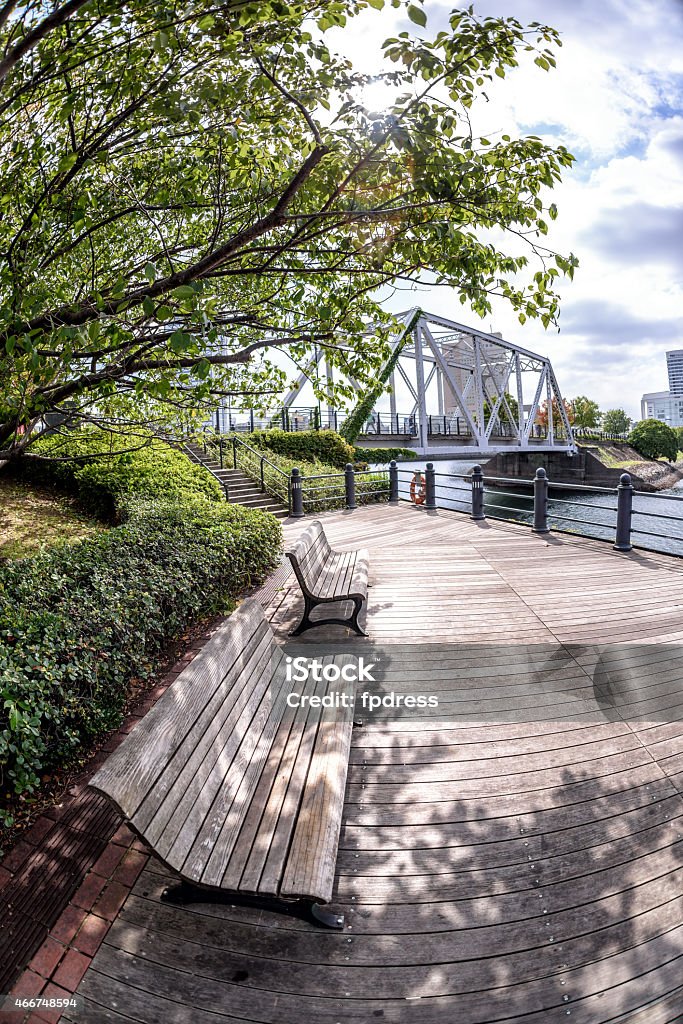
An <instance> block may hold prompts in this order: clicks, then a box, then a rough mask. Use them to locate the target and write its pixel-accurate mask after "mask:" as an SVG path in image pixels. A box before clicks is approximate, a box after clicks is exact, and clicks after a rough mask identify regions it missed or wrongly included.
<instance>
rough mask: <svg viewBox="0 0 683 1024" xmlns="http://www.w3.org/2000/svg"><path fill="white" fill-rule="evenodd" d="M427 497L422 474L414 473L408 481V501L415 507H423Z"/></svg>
mask: <svg viewBox="0 0 683 1024" xmlns="http://www.w3.org/2000/svg"><path fill="white" fill-rule="evenodd" d="M426 497H427V481H426V480H425V478H424V477H423V475H422V473H414V474H413V479H412V480H411V481H410V500H411V501H414V502H415V504H416V505H424V503H425V499H426Z"/></svg>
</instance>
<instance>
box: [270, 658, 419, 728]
mask: <svg viewBox="0 0 683 1024" xmlns="http://www.w3.org/2000/svg"><path fill="white" fill-rule="evenodd" d="M283 664H284V684H283V683H281V682H280V683H279V684H278V685H279V690H278V692H279V693H280V699H281V698H282V693H284V695H285V703H286V705H287V707H288V708H291V709H297V710H298V709H302V708H326V709H328V710H330V711H335V710H340V711H342V709H343V710H346V711H347V713H348V709H349V708H350V709H352V710H353V713H354V715H356V716H357V715H358V714H360V713H362V714H363V716H364V717H368V716H369V715H372V714H374V713H375V712H378V711H380V710H385V711H388V712H391V713H393V715H392V717H393V716H394V715H395V714H396V712H398V711H401V712H404V713H405V712H411V711H417V710H418V709H422V708H425V709H426V708H438V706H439V699H438V697H437V696H436V695H435V694H433V693H415V692H404V691H403V690H402V689H401V688H399V689H397V690H388V689H386V688H385V687H384V685H383V675H384V667H385V659H384V658H383V657H382V656H381V655H380V656H378V657H377V658H374V657H370V658H366V657H365V656H364V655H359V656H357V657H356V656H354V655H352V654H349V653H346V652H341V653H340V652H330V651H329V650H325V651H324V652H321V653H320V654H313V655H312V654H311V653H310V652H309V651H307V652H306V654H298V655H296V654H288V655H286V656H285V658H284V663H283ZM281 670H282V666H281V667H280V672H279V673H277V676H279V677H280V678H281Z"/></svg>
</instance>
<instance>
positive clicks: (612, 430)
mask: <svg viewBox="0 0 683 1024" xmlns="http://www.w3.org/2000/svg"><path fill="white" fill-rule="evenodd" d="M630 426H631V420H630V418H629V417H628V416H627V415H626V413H625V412H624V410H623V409H608V410H607V412H604V413H603V414H602V429H603V430H604V431H605V433H606V434H626V433H627V432H628V429H629V427H630Z"/></svg>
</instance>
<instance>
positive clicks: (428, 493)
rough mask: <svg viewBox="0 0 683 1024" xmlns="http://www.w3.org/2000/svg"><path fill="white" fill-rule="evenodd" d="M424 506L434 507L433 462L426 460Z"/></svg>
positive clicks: (434, 477)
mask: <svg viewBox="0 0 683 1024" xmlns="http://www.w3.org/2000/svg"><path fill="white" fill-rule="evenodd" d="M425 508H429V509H435V508H436V473H435V472H434V463H433V462H428V463H427V468H426V469H425Z"/></svg>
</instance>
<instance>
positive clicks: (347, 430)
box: [339, 309, 422, 444]
mask: <svg viewBox="0 0 683 1024" xmlns="http://www.w3.org/2000/svg"><path fill="white" fill-rule="evenodd" d="M421 316H422V310H420V309H418V310H416V311H415V315H414V316H413V318H412V319H411V321H410V323H408V324H406V327H405V330H404V332H403V337H402V338H401V339H400V341H399V342H398V344H397V346H396V348H395V349H394V351H393V353H392V354H391V357H390V358H389V360H388V361H387V363H386V366H385V367H384V369H383V370H382V372H381V373H380V375H379V377H378V378H377V383H376V384H375V386H374V387H373V388H371V389H370V391H368V393H367V394H366V396H365V398H364V399H362V401H361V402H360V403H359V404H358V405H357V406H356V408H355V409H354V411H353V412H352V413H351V415H350V416H349V418H348V419H347V421H346V423H344V425H343V426H342V428H341V430H340V431H339V433H340V434H341V435H342V437H344V438H345V439H346V440H347V441H348V442H349V444H353V443H354V442H355V441H356V439H357V437H358V435H359V434H360V433H361V431H362V429H363V427H364V426H365V423H366V421H367V419H368V417H369V416H370V414H371V413H372V411H373V409H374V408H375V402H376V401H377V399H378V398H381V396H382V395H383V394H384V391H385V388H386V383H387V381H388V380H389V378H390V377H391V375H392V373H393V372H394V370H395V369H396V365H397V363H398V360H399V358H400V355H401V352H402V351H403V349H404V347H405V345H406V342H407V341H408V338H409V337H410V332H411V331H412V329H413V327H414V325H415V324H416V323H417V321H418V320H419V318H420V317H421Z"/></svg>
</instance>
